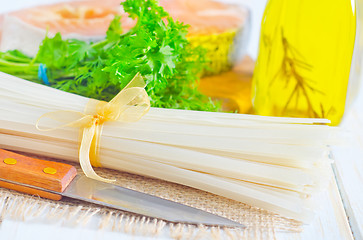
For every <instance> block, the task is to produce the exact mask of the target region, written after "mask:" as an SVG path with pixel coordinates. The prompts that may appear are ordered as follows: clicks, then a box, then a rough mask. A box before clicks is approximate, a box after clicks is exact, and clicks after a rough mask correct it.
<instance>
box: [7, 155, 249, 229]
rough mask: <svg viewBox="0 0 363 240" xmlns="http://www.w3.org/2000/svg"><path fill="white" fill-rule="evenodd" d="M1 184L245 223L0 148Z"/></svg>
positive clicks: (137, 209) (172, 215)
mask: <svg viewBox="0 0 363 240" xmlns="http://www.w3.org/2000/svg"><path fill="white" fill-rule="evenodd" d="M0 187H4V188H8V189H13V190H16V191H20V192H25V193H28V194H32V195H38V196H40V197H44V198H48V199H52V200H60V199H61V198H62V197H69V198H73V199H78V200H83V201H86V202H90V203H95V204H99V205H102V206H106V207H110V208H115V209H120V210H122V211H127V212H132V213H136V214H140V215H145V216H148V217H152V218H159V219H162V220H165V221H167V222H174V223H187V224H193V225H200V224H203V225H207V226H219V227H238V228H244V227H245V226H244V225H242V224H239V223H237V222H234V221H231V220H229V219H226V218H223V217H220V216H217V215H214V214H211V213H208V212H205V211H203V210H199V209H196V208H193V207H189V206H186V205H183V204H180V203H176V202H173V201H169V200H165V199H162V198H159V197H156V196H152V195H149V194H145V193H141V192H138V191H134V190H130V189H127V188H123V187H120V186H117V185H114V184H109V183H104V182H100V181H96V180H93V179H90V178H88V177H86V176H84V175H81V174H78V175H77V170H76V169H75V167H73V166H71V165H68V164H64V163H58V162H51V161H45V160H40V159H35V158H31V157H27V156H24V155H20V154H17V153H14V152H10V151H6V150H3V149H0Z"/></svg>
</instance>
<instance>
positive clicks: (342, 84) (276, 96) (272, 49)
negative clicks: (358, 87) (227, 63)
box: [252, 0, 356, 125]
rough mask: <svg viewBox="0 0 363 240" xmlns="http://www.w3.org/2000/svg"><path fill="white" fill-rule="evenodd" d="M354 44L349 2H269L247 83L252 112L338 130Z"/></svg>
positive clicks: (351, 1)
mask: <svg viewBox="0 0 363 240" xmlns="http://www.w3.org/2000/svg"><path fill="white" fill-rule="evenodd" d="M355 38H356V11H355V1H354V0H318V1H316V0H269V1H268V2H267V5H266V9H265V12H264V17H263V20H262V24H261V35H260V46H259V55H258V59H257V62H256V67H255V72H254V76H253V82H252V101H253V105H254V109H255V112H256V113H257V114H260V115H267V116H288V117H313V118H327V119H329V120H331V122H332V125H338V124H339V122H340V120H341V118H342V116H343V113H344V109H345V102H346V93H347V86H348V80H349V75H350V70H351V63H352V55H353V50H354V45H355Z"/></svg>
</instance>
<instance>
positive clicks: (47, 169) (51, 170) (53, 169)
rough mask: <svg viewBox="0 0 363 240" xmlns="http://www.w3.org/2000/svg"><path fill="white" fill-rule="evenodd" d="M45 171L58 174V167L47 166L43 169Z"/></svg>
mask: <svg viewBox="0 0 363 240" xmlns="http://www.w3.org/2000/svg"><path fill="white" fill-rule="evenodd" d="M43 172H45V173H47V174H56V173H57V169H55V168H51V167H46V168H44V169H43Z"/></svg>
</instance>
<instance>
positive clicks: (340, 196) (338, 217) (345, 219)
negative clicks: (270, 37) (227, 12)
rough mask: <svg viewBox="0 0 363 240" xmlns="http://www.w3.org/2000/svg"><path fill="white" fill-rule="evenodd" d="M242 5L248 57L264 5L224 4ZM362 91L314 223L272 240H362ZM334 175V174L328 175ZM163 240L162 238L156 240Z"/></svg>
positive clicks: (22, 234)
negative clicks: (247, 20) (247, 18)
mask: <svg viewBox="0 0 363 240" xmlns="http://www.w3.org/2000/svg"><path fill="white" fill-rule="evenodd" d="M56 1H59V0H33V1H28V0H12V1H5V0H1V1H0V12H6V11H9V10H14V9H17V8H19V7H24V6H31V5H36V4H39V3H49V2H56ZM224 1H226V2H234V3H242V4H245V5H247V6H249V7H250V8H251V12H252V32H251V35H252V36H251V40H250V43H249V46H248V53H249V54H250V55H251V56H252V57H255V56H256V55H257V47H258V34H259V25H260V19H261V17H262V12H263V8H264V4H265V2H266V0H253V1H251V0H224ZM362 110H363V88H361V90H360V93H359V95H358V98H357V99H356V101H355V102H354V104H353V106H352V107H351V109H350V111H349V112H348V113H347V114H346V117H345V119H344V121H343V123H342V125H341V126H342V128H344V129H346V130H347V131H350V135H349V137H348V138H347V139H348V140H349V139H350V144H346V145H345V146H344V145H343V146H338V147H334V148H333V151H332V154H333V157H334V159H335V163H334V166H333V168H334V172H335V179H336V181H333V182H332V184H331V185H330V187H329V189H328V191H326V192H325V193H323V194H322V196H321V201H322V202H323V204H322V206H321V209H319V212H318V213H317V216H316V218H315V220H314V222H313V223H312V224H310V225H306V226H304V227H303V228H304V230H303V231H302V232H301V233H285V232H278V233H276V236H275V237H276V239H306V240H319V239H327V240H334V239H336V240H345V239H354V238H355V239H363V111H362ZM332 174H333V172H332ZM129 238H132V239H147V238H141V237H135V236H133V237H131V236H128V235H126V234H122V233H115V232H109V231H98V230H95V229H93V228H92V227H84V228H79V227H78V228H69V227H63V226H61V225H60V224H56V223H34V222H21V221H13V220H9V219H5V220H4V221H3V222H2V224H1V225H0V239H1V240H23V239H37V240H42V239H44V240H48V239H52V240H56V239H67V240H73V239H74V240H79V239H89V240H92V239H129ZM161 239H166V238H161Z"/></svg>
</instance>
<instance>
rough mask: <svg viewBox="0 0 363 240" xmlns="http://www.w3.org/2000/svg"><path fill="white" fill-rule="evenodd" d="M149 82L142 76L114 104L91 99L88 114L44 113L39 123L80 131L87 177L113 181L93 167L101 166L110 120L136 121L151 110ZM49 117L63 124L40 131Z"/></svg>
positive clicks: (37, 124)
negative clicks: (106, 125)
mask: <svg viewBox="0 0 363 240" xmlns="http://www.w3.org/2000/svg"><path fill="white" fill-rule="evenodd" d="M145 86H146V84H145V81H144V79H143V78H142V77H141V76H140V75H139V74H136V76H135V77H134V78H133V79H132V80H131V81H130V82H129V84H128V85H127V86H126V87H125V88H123V89H122V90H121V91H120V92H119V93H118V94H117V95H116V96H115V97H114V98H113V99H112V100H111V101H109V102H105V101H98V100H95V99H90V100H89V102H88V103H87V105H86V107H85V110H84V112H83V113H82V112H77V111H69V110H59V111H54V112H49V113H45V114H43V115H42V116H41V117H40V118H39V119H38V121H37V123H36V128H37V129H39V130H41V131H52V130H56V129H59V128H63V127H76V128H80V136H81V141H80V146H79V156H78V157H79V162H80V165H81V168H82V170H83V172H84V173H85V175H86V176H87V177H90V178H93V179H96V180H100V181H104V182H112V181H114V180H109V179H106V178H102V177H100V176H98V175H97V173H96V172H95V171H94V170H93V167H92V166H94V167H101V163H100V161H99V151H100V138H101V135H102V130H103V125H104V123H105V122H107V121H120V122H135V121H138V120H139V119H140V118H141V117H142V116H144V115H145V114H146V113H147V112H148V111H149V109H150V101H149V97H148V95H147V93H146V91H145ZM44 118H49V119H53V120H56V121H57V122H61V124H60V125H57V126H56V127H48V128H40V127H39V125H40V121H41V120H42V119H44Z"/></svg>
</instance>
